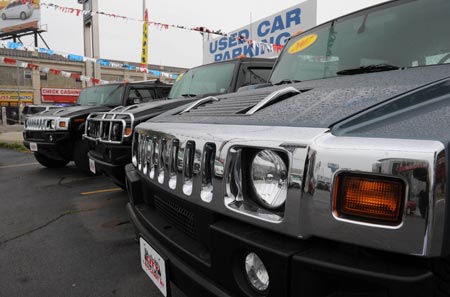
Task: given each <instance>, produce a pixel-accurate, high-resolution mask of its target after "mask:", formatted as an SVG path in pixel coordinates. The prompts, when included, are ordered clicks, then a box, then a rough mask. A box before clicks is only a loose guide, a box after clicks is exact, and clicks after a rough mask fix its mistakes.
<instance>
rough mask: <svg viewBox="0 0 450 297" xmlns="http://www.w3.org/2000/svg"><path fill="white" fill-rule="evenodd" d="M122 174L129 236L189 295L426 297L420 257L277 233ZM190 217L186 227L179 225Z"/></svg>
mask: <svg viewBox="0 0 450 297" xmlns="http://www.w3.org/2000/svg"><path fill="white" fill-rule="evenodd" d="M126 174H127V189H128V193H129V197H130V203H129V204H128V206H127V211H128V214H129V216H130V218H131V221H132V223H133V224H134V226H135V227H136V231H137V235H138V236H140V237H143V238H144V239H145V240H146V241H147V242H148V243H149V244H150V245H152V246H153V247H154V248H155V249H156V250H157V251H158V252H159V253H162V254H163V255H164V256H166V257H167V258H168V271H169V274H168V277H169V280H170V282H172V283H174V284H175V285H176V286H177V287H179V288H181V290H183V291H184V292H185V293H186V294H189V295H190V296H252V297H256V296H299V297H301V296H317V297H319V296H332V294H336V293H337V294H339V293H340V294H343V295H342V296H347V295H346V294H350V293H352V294H353V293H355V292H356V293H358V292H364V293H365V294H367V292H371V293H373V294H376V295H364V296H428V295H427V294H429V292H431V291H432V290H433V287H434V279H433V275H432V273H431V272H430V271H429V269H428V260H425V259H420V258H417V257H412V256H402V255H398V254H393V253H386V252H376V251H373V250H370V249H366V248H360V247H356V246H353V245H349V244H341V243H337V242H333V241H329V240H321V239H316V238H312V239H308V240H300V239H295V238H291V237H288V236H284V235H280V234H277V233H275V232H272V231H267V230H263V229H260V228H258V227H254V226H252V225H250V224H246V223H242V222H239V221H237V220H233V219H230V218H227V217H225V216H222V215H220V214H216V213H212V212H211V211H209V210H206V209H203V208H201V207H199V206H195V205H193V204H190V203H186V202H183V201H181V200H180V199H178V198H177V197H176V196H174V195H173V194H170V193H167V192H164V191H162V190H159V189H158V188H155V187H153V186H152V185H151V183H148V182H146V181H145V179H142V178H141V176H140V174H139V173H138V172H137V171H135V170H134V168H133V167H132V166H131V165H129V166H127V167H126ZM161 202H162V204H163V206H161V205H160V204H161ZM190 218H193V220H194V223H193V224H186V220H189V219H190ZM180 220H181V221H182V222H181V224H180ZM183 220H184V221H183ZM186 226H195V228H188V227H186ZM249 252H255V253H256V254H258V255H259V256H260V258H261V259H262V260H263V262H264V264H265V267H266V268H267V269H268V271H269V276H270V288H269V291H268V292H267V294H264V295H261V294H259V293H257V292H256V291H254V290H253V289H252V288H251V287H250V286H249V284H248V281H247V279H246V276H245V272H244V259H245V256H246V254H247V253H249ZM136 264H137V263H136ZM383 294H384V295H383ZM387 294H389V295H387ZM333 296H340V295H333ZM352 296H360V295H352Z"/></svg>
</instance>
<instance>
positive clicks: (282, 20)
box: [203, 0, 317, 64]
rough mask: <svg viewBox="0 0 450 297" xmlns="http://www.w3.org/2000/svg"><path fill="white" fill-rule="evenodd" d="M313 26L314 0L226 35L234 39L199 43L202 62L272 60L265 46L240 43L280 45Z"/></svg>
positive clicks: (314, 18)
mask: <svg viewBox="0 0 450 297" xmlns="http://www.w3.org/2000/svg"><path fill="white" fill-rule="evenodd" d="M316 23H317V1H316V0H309V1H306V2H302V3H300V4H297V5H295V6H293V7H290V8H288V9H285V10H283V11H281V12H279V13H276V14H273V15H271V16H269V17H267V18H264V19H262V20H259V21H256V22H254V23H252V24H250V25H248V26H245V27H242V28H240V29H237V30H235V31H233V32H231V33H230V35H231V36H232V37H234V38H229V37H218V38H214V39H208V38H207V37H206V35H205V37H204V42H203V63H204V64H207V63H211V62H219V61H225V60H230V59H235V58H237V57H240V56H246V57H259V58H264V57H275V56H277V54H278V53H277V52H276V51H273V50H270V49H269V48H268V47H265V46H257V44H256V43H253V44H252V43H251V42H248V41H244V40H237V37H238V36H240V37H243V38H244V39H245V40H254V41H257V42H261V43H267V44H275V45H284V44H285V43H286V41H287V40H288V38H289V37H290V36H291V35H293V34H295V33H297V32H299V31H300V32H301V31H305V30H307V29H309V28H312V27H314V26H315V25H316Z"/></svg>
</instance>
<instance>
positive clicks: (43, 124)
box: [25, 117, 56, 131]
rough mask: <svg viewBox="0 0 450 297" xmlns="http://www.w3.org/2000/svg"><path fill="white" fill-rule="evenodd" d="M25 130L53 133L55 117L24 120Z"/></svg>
mask: <svg viewBox="0 0 450 297" xmlns="http://www.w3.org/2000/svg"><path fill="white" fill-rule="evenodd" d="M52 123H53V125H52ZM25 130H28V131H54V130H56V117H30V118H28V119H27V120H26V123H25Z"/></svg>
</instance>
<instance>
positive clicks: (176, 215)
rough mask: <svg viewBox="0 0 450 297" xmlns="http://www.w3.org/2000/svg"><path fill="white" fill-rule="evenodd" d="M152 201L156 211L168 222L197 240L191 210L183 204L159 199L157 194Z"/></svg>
mask: <svg viewBox="0 0 450 297" xmlns="http://www.w3.org/2000/svg"><path fill="white" fill-rule="evenodd" d="M154 203H155V208H156V210H157V211H158V213H159V214H161V215H162V216H163V217H164V218H165V219H166V220H167V221H168V222H169V223H170V224H172V225H173V226H174V227H175V228H177V229H178V230H180V231H181V232H183V233H184V234H186V235H187V236H189V237H190V238H192V239H194V240H197V238H198V236H197V226H196V223H195V215H194V213H193V212H191V211H189V210H187V208H186V207H185V206H183V205H179V204H178V203H175V202H173V201H169V200H167V199H161V198H160V197H158V196H155V198H154Z"/></svg>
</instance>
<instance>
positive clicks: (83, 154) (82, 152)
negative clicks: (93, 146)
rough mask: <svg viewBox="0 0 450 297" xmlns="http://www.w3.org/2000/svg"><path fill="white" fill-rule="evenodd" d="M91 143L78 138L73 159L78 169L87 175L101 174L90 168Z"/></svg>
mask: <svg viewBox="0 0 450 297" xmlns="http://www.w3.org/2000/svg"><path fill="white" fill-rule="evenodd" d="M88 152H89V144H88V143H87V142H86V141H83V140H81V139H80V140H78V141H77V142H75V148H74V150H73V161H74V162H75V165H76V166H77V167H78V169H79V170H80V171H81V172H83V173H84V174H86V175H99V174H94V173H92V172H91V170H90V169H89V158H88Z"/></svg>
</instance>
